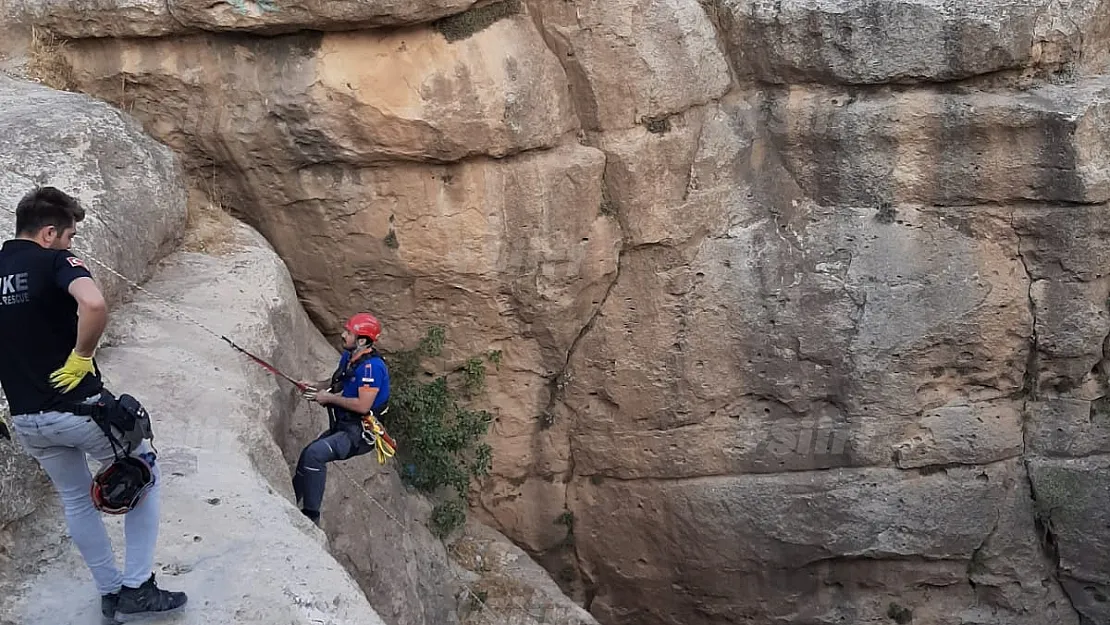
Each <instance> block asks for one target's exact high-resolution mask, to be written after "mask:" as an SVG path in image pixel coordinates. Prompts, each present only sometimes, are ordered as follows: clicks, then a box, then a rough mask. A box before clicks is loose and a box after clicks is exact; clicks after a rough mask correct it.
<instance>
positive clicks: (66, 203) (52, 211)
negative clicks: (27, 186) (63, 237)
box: [15, 187, 85, 236]
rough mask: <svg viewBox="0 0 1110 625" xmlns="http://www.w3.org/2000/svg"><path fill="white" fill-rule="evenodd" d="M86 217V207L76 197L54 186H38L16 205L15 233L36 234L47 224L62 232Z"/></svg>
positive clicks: (17, 234)
mask: <svg viewBox="0 0 1110 625" xmlns="http://www.w3.org/2000/svg"><path fill="white" fill-rule="evenodd" d="M84 218H85V209H84V208H81V204H80V203H78V202H77V200H76V199H75V198H73V197H71V196H70V195H68V194H66V193H64V192H63V191H60V190H58V189H56V188H54V187H38V188H37V189H34V190H33V191H31V192H29V193H27V195H24V196H23V199H21V200H19V205H18V206H16V209H15V234H16V236H25V235H34V234H37V233H38V231H39V230H41V229H43V228H45V227H47V226H54V227H55V228H57V229H58V234H61V233H62V231H63V230H65V229H66V228H70V227H73V226H76V225H77V222H79V221H81V220H83V219H84Z"/></svg>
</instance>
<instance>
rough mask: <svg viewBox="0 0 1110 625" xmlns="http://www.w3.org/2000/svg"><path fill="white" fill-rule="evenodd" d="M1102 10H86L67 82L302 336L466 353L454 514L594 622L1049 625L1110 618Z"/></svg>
mask: <svg viewBox="0 0 1110 625" xmlns="http://www.w3.org/2000/svg"><path fill="white" fill-rule="evenodd" d="M259 4H261V3H259ZM173 5H174V3H171V4H170V6H173ZM11 6H16V7H17V8H18V5H11ZM118 6H125V5H123V4H120V5H118ZM298 6H300V5H298ZM335 6H336V7H337V8H336V9H335V10H336V11H340V10H343V9H342V8H341V6H340V4H336V5H335ZM367 6H375V5H367ZM407 6H410V7H412V10H413V11H420V10H426V9H427V8H428V6H427V5H426V4H423V3H417V4H412V5H407ZM452 6H453V8H450V9H448V8H447V7H446V5H441V8H443V9H444V11H447V10H458V11H462V10H463V9H466V7H465V6H462V5H452ZM9 10H10V8H9ZM112 10H115V9H112ZM220 10H221V9H218V8H213V9H206V10H205V14H206V15H207V16H208V17H207V18H206V19H213V20H218V19H223V18H217V17H213V16H217V15H218V14H219V11H220ZM316 10H317V11H319V12H322V9H316ZM1108 11H1110V5H1107V3H1105V2H1103V1H1102V0H1076V1H1068V2H1047V1H1046V2H1040V1H1037V2H1031V3H1020V2H1013V1H1010V0H994V1H992V2H987V3H985V4H984V3H979V4H974V3H971V4H969V3H963V4H958V3H941V2H934V1H931V0H909V1H906V2H899V3H896V4H891V3H879V2H852V3H848V2H838V1H836V0H783V1H782V2H755V1H746V0H728V1H725V0H665V1H658V2H643V1H640V0H612V1H601V0H576V1H574V2H548V1H547V0H534V1H528V2H524V3H519V2H502V3H492V4H483V5H482V6H480V7H479V8H472V9H469V10H466V11H465V12H463V13H460V14H459V15H458V16H457V19H456V18H452V21H451V22H450V23H451V24H452V25H453V26H452V27H451V28H444V22H435V23H431V22H429V21H427V20H431V19H433V17H432V16H431V15H425V16H424V17H423V18H417V17H414V18H412V19H413V20H414V21H419V20H421V19H423V20H426V21H424V22H423V23H419V24H414V25H411V26H406V27H405V28H398V29H384V30H383V29H376V30H367V29H365V28H364V27H365V26H366V25H367V23H369V22H366V21H365V20H364V18H362V17H360V18H357V19H355V18H350V19H351V25H352V27H353V28H352V30H351V32H345V33H321V32H315V31H314V32H308V31H303V32H295V33H289V34H286V35H283V36H280V37H265V38H263V37H258V36H256V35H252V34H245V33H238V34H234V35H231V34H223V33H217V34H214V33H203V34H197V33H196V32H192V33H190V34H187V35H186V34H174V35H173V36H167V37H164V38H161V39H157V40H143V39H129V40H115V39H105V38H103V36H104V35H105V34H106V33H105V32H104V28H102V27H100V26H92V25H91V24H94V23H97V22H100V23H107V21H108V20H107V19H106V18H107V16H111V15H112V13H111V11H108V12H97V11H91V12H89V13H88V14H87V15H88V16H89V17H87V18H86V19H85V22H84V23H85V24H89V25H88V26H86V27H80V23H75V24H78V25H77V26H74V28H75V29H76V30H77V31H78V32H73V33H72V34H73V35H75V36H77V37H78V39H77V40H75V41H71V42H69V44H68V46H67V48H66V50H67V51H66V53H65V54H66V56H65V58H66V59H67V60H68V62H69V63H70V65H71V66H72V67H71V70H72V74H73V77H74V80H75V81H76V83H77V84H78V85H80V88H81V89H82V90H84V91H87V92H89V93H91V94H94V95H96V96H97V97H100V98H103V99H106V100H110V101H113V102H116V103H118V104H120V105H121V106H123V107H125V108H126V109H127V110H129V111H133V112H134V114H135V115H136V116H138V117H139V118H141V119H142V120H143V121H144V124H145V126H146V127H147V128H148V129H149V131H150V132H152V133H153V134H154V135H155V136H157V137H159V138H161V139H163V140H164V141H166V142H167V143H169V144H170V145H172V146H173V147H174V148H175V149H177V150H179V151H180V152H181V153H182V154H184V155H185V156H186V161H187V163H188V164H189V166H190V168H191V170H192V171H194V172H197V173H203V174H204V175H205V176H206V177H207V178H208V179H215V180H216V181H217V182H216V184H217V186H218V187H219V190H220V192H221V193H222V194H224V196H225V197H226V198H228V201H229V202H230V203H231V204H232V205H234V206H236V207H237V208H238V209H239V210H240V211H242V213H243V214H245V216H246V217H247V219H248V220H249V221H250V222H251V223H252V224H254V225H256V227H257V228H258V229H259V230H260V231H261V232H262V233H263V234H265V236H266V237H267V238H268V239H270V240H271V241H273V242H274V246H275V249H276V250H277V251H278V253H279V254H281V256H282V257H283V258H285V259H286V260H287V261H288V262H289V264H290V268H291V272H292V275H293V278H294V280H295V282H296V284H297V286H298V288H299V290H300V292H301V293H302V296H303V299H304V302H305V305H306V307H307V308H308V310H309V312H310V313H311V314H312V316H313V318H314V320H316V321H317V322H318V323H319V324H321V326H323V327H324V328H326V329H328V330H329V332H332V331H334V329H335V328H337V327H338V324H339V322H340V320H342V319H343V318H344V317H345V316H346V315H348V314H350V313H351V312H353V311H354V310H356V309H361V308H365V307H369V308H371V309H372V310H374V312H375V313H377V314H379V315H380V316H381V317H382V318H383V319H384V320H385V325H386V334H385V337H384V339H383V346H385V347H386V348H387V349H392V348H395V347H399V346H411V345H412V344H413V343H415V341H416V340H417V339H418V338H419V337H420V336H421V335H422V333H423V329H424V328H425V327H426V325H428V324H431V323H445V324H447V325H448V326H449V328H450V332H449V336H448V341H449V343H448V346H449V350H448V353H447V357H446V362H445V363H444V367H447V368H451V367H454V366H461V365H462V363H463V359H464V358H466V357H468V356H470V355H472V354H474V353H478V352H483V351H485V350H489V349H500V350H502V351H503V354H504V358H503V361H502V366H501V369H500V371H498V372H496V373H491V379H490V381H489V384H490V388H491V392H490V394H489V395H488V396H487V398H486V399H487V401H488V402H490V403H491V404H492V405H493V406H495V407H496V409H497V413H498V420H497V422H496V423H495V427H494V430H493V432H492V434H491V436H490V442H491V444H492V445H493V447H494V468H493V475H492V476H491V479H490V480H489V481H488V482H487V483H485V484H483V485H482V487H481V488H480V489H478V490H477V492H475V493H474V495H475V502H476V506H475V508H476V511H477V512H479V513H480V516H481V517H482V518H484V519H486V520H488V521H490V522H492V523H493V524H494V525H495V526H496V527H497V528H498V529H499V530H500V531H502V532H503V533H504V534H505V535H506V536H508V537H510V538H511V539H513V540H514V541H515V542H516V543H517V544H519V545H521V546H522V547H524V548H525V549H526V550H527V551H528V552H530V553H531V554H533V555H535V556H537V558H538V559H539V560H540V561H542V562H543V564H544V566H545V567H546V568H547V570H548V571H551V572H552V573H553V574H556V573H565V574H562V575H560V574H556V575H555V577H556V578H557V579H559V581H560V582H561V583H562V585H563V587H564V588H565V589H567V590H569V591H571V592H572V593H573V594H574V595H575V596H576V597H577V598H578V599H580V600H581V601H582V602H583V604H584V605H586V606H588V608H589V610H590V612H591V613H592V614H593V615H594V616H596V617H597V618H598V620H599V621H600V622H602V623H604V625H617V624H626V623H627V624H632V623H635V624H637V625H641V624H643V625H653V624H657V623H658V624H671V623H705V622H739V621H752V622H776V623H799V624H800V623H833V622H837V623H839V622H888V621H894V622H896V623H901V624H905V623H909V622H914V623H936V624H948V623H951V624H953V625H955V624H957V623H959V624H970V623H975V624H976V625H1003V624H1005V625H1013V624H1026V623H1027V624H1029V625H1034V624H1041V623H1059V624H1064V625H1081V624H1084V623H1101V622H1105V621H1107V620H1108V619H1110V609H1108V608H1107V607H1106V606H1107V605H1108V604H1107V603H1106V601H1105V598H1106V596H1107V593H1110V587H1108V585H1110V564H1107V563H1106V562H1104V560H1105V557H1104V556H1103V555H1102V553H1103V552H1104V551H1105V550H1104V549H1099V546H1100V545H1102V544H1104V543H1107V542H1108V541H1110V533H1108V530H1107V529H1106V528H1107V525H1106V523H1105V522H1103V517H1104V516H1105V506H1104V505H1102V504H1101V503H1100V502H1101V501H1103V500H1104V499H1105V493H1104V492H1103V491H1104V490H1105V489H1104V487H1103V486H1102V483H1103V481H1104V480H1103V479H1102V478H1103V477H1104V474H1105V473H1106V471H1107V468H1106V466H1105V462H1104V457H1103V456H1104V455H1105V454H1106V453H1107V452H1108V451H1110V447H1108V445H1110V436H1108V435H1107V431H1106V426H1105V421H1106V419H1105V417H1106V414H1108V413H1110V410H1108V409H1107V405H1106V400H1105V397H1106V396H1107V395H1108V392H1110V383H1108V376H1110V369H1108V368H1107V365H1106V362H1105V357H1104V354H1105V350H1106V337H1107V335H1108V333H1110V310H1108V308H1107V302H1108V296H1110V280H1108V278H1107V277H1106V274H1105V270H1104V267H1105V266H1106V262H1104V261H1105V260H1106V258H1107V252H1106V243H1105V241H1106V240H1107V236H1106V234H1107V232H1106V231H1107V221H1106V217H1105V214H1106V208H1107V202H1110V181H1108V180H1107V177H1106V170H1107V167H1108V162H1107V161H1108V160H1110V159H1108V153H1110V149H1108V147H1107V146H1108V141H1107V138H1106V132H1107V131H1106V128H1107V123H1106V117H1107V114H1106V110H1107V103H1108V102H1110V92H1108V91H1107V88H1106V87H1107V84H1108V83H1107V78H1106V76H1107V71H1108V68H1107V58H1108V55H1107V52H1106V45H1105V44H1106V41H1107V40H1108V35H1110V30H1108V29H1110V20H1108V19H1107V16H1108ZM16 13H17V14H19V15H20V16H21V19H23V20H24V21H27V20H30V21H32V22H33V21H35V20H36V19H38V18H37V17H36V15H38V14H36V13H34V12H33V11H29V10H27V9H23V10H18V11H16ZM274 19H278V18H275V17H273V16H270V15H269V14H267V15H266V16H262V15H261V14H258V15H255V16H253V17H249V18H242V19H241V20H240V18H235V20H240V22H241V23H240V22H235V20H227V21H224V22H221V24H225V25H227V26H220V28H225V27H228V28H229V27H232V26H230V24H232V23H233V22H235V25H234V28H237V29H241V30H251V29H257V30H261V31H265V30H267V29H272V28H274V22H273V20H274ZM406 19H408V18H406ZM40 21H42V20H40ZM286 26H288V27H289V28H294V27H295V23H294V21H292V20H291V21H290V22H288V23H287V24H286ZM174 32H176V31H174ZM109 34H110V33H109ZM163 34H166V33H163ZM367 59H372V60H373V62H369V61H368V60H367ZM296 427H302V428H307V427H308V426H307V425H303V424H302V425H298V426H296ZM300 431H301V432H303V431H307V429H305V430H300ZM352 505H353V504H352ZM345 510H346V508H344V509H342V510H341V511H339V512H338V514H339V517H337V518H342V517H343V515H346V514H353V512H350V511H345ZM355 566H356V567H357V566H360V565H357V564H356V565H355ZM413 566H415V567H417V569H419V568H420V566H421V565H420V564H419V563H414V564H413ZM436 601H438V600H436Z"/></svg>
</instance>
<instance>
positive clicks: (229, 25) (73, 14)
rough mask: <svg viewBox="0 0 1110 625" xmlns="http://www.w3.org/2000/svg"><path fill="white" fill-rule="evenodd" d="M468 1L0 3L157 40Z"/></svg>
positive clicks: (356, 18) (397, 16) (381, 17)
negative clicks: (174, 36)
mask: <svg viewBox="0 0 1110 625" xmlns="http://www.w3.org/2000/svg"><path fill="white" fill-rule="evenodd" d="M475 2H476V0H418V1H415V2H413V1H409V0H298V1H297V2H278V1H277V0H226V1H225V0H219V1H217V2H208V1H202V0H119V1H117V0H110V1H108V0H61V1H60V2H59V1H51V2H41V1H40V0H6V3H5V5H4V6H0V18H2V21H4V22H8V23H13V24H22V25H28V26H30V25H34V26H39V27H44V28H48V29H50V30H51V31H53V32H55V33H57V34H58V35H61V36H63V37H67V38H72V39H85V38H99V37H103V38H130V37H165V36H168V35H180V34H187V33H190V32H198V31H214V32H220V31H245V32H255V33H260V34H277V33H285V32H292V31H297V30H349V29H362V28H374V27H386V26H389V27H396V26H404V25H409V24H416V23H421V22H428V21H432V20H435V19H437V18H441V17H445V16H448V15H453V14H456V13H461V12H463V11H465V10H466V9H468V8H470V7H471V6H473V5H474V4H475Z"/></svg>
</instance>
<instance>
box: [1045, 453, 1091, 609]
mask: <svg viewBox="0 0 1110 625" xmlns="http://www.w3.org/2000/svg"><path fill="white" fill-rule="evenodd" d="M1029 474H1030V478H1031V479H1032V484H1033V493H1034V495H1035V497H1036V507H1035V513H1036V515H1037V519H1038V522H1039V524H1040V529H1041V531H1042V532H1044V536H1045V540H1046V541H1048V544H1049V545H1050V550H1051V551H1052V553H1053V555H1055V556H1056V557H1058V559H1059V576H1060V581H1061V583H1062V584H1063V586H1064V588H1065V590H1067V592H1068V596H1069V597H1070V599H1071V602H1072V604H1074V605H1075V608H1076V610H1077V611H1078V612H1079V613H1080V614H1082V615H1083V616H1084V617H1086V619H1088V620H1087V621H1086V622H1090V623H1102V622H1105V621H1106V619H1108V618H1110V609H1108V607H1107V604H1106V597H1107V596H1108V593H1110V561H1108V555H1107V550H1106V548H1105V545H1106V544H1107V541H1108V540H1110V512H1108V511H1107V508H1106V500H1107V497H1108V496H1110V486H1108V484H1110V481H1108V478H1110V462H1108V460H1107V458H1106V457H1105V456H1093V457H1089V458H1075V459H1044V458H1034V459H1031V460H1030V461H1029Z"/></svg>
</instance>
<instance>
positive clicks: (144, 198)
mask: <svg viewBox="0 0 1110 625" xmlns="http://www.w3.org/2000/svg"><path fill="white" fill-rule="evenodd" d="M0 134H2V135H3V136H4V141H3V145H2V146H0V207H2V210H0V227H2V229H3V232H4V236H3V238H4V239H8V238H11V237H13V236H15V232H14V228H15V214H14V212H15V207H16V204H17V203H18V202H19V199H20V198H21V197H22V196H23V195H24V194H25V193H27V192H28V191H30V190H31V189H33V188H34V187H35V186H36V185H44V186H45V185H52V186H56V187H58V188H60V189H62V190H63V191H65V192H67V193H69V194H71V195H73V196H74V197H76V198H77V199H78V200H79V201H80V202H81V203H82V204H83V205H84V207H85V209H86V211H87V217H86V219H85V220H84V221H83V222H82V223H81V224H79V226H78V237H77V238H76V239H75V240H74V251H75V253H77V254H78V255H79V256H81V257H83V258H85V259H86V260H87V261H90V262H88V265H89V269H90V270H91V271H92V272H93V275H94V276H96V278H97V280H98V282H99V283H100V285H101V288H102V289H103V290H104V292H105V295H106V296H107V298H108V301H109V305H110V306H111V307H113V308H115V307H118V306H119V305H120V304H121V303H122V300H123V298H124V297H125V295H126V292H127V289H128V287H127V286H126V284H125V283H124V281H123V280H121V279H120V278H119V277H118V276H116V275H115V274H113V273H111V272H109V271H108V270H106V269H105V268H104V267H103V265H107V266H109V267H112V268H113V269H115V270H116V271H118V272H119V273H120V274H121V275H123V276H125V277H127V278H128V279H130V280H143V279H145V278H146V277H148V276H149V275H150V273H151V271H152V270H151V268H150V265H151V263H153V262H154V261H156V260H158V259H159V258H161V257H163V256H164V255H165V254H166V253H167V252H168V251H169V250H170V249H171V248H172V247H173V246H174V245H176V243H177V242H178V241H179V240H180V238H181V234H180V229H181V227H182V226H183V225H184V223H185V194H184V182H183V176H182V172H181V169H180V164H179V162H178V160H177V158H176V157H175V155H174V154H173V153H172V152H171V151H170V149H169V148H167V147H166V146H164V145H161V144H159V143H158V142H156V141H155V140H153V139H152V138H150V137H149V136H147V135H146V134H144V133H143V130H142V128H141V127H140V126H139V125H138V124H137V123H136V122H135V121H134V120H133V119H131V118H129V117H127V116H125V115H123V114H122V113H120V112H119V111H117V110H116V109H114V108H112V107H111V106H109V105H107V104H105V103H103V102H99V101H97V100H94V99H92V98H90V97H88V96H85V95H80V94H76V93H66V92H61V91H55V90H53V89H49V88H47V87H43V86H41V85H38V84H35V83H32V82H26V81H22V80H15V79H12V78H9V77H7V76H4V75H0ZM100 263H103V265H102V264H100ZM0 410H3V411H4V413H5V414H6V413H7V405H6V403H5V402H3V400H2V399H0ZM48 488H49V483H48V481H47V480H46V478H45V474H44V473H43V472H42V471H41V470H40V469H39V468H38V465H37V463H35V462H34V461H33V460H31V459H30V458H29V457H28V456H26V455H25V454H23V453H22V452H21V451H20V450H19V448H18V445H15V444H14V443H13V442H10V441H6V440H3V439H0V527H3V526H5V525H7V524H9V523H11V522H12V521H15V520H17V519H19V518H21V517H23V516H24V515H26V514H29V513H30V512H32V511H33V510H34V508H35V507H36V506H37V505H39V504H40V503H41V502H42V501H43V500H44V498H43V494H42V491H43V489H48Z"/></svg>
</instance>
